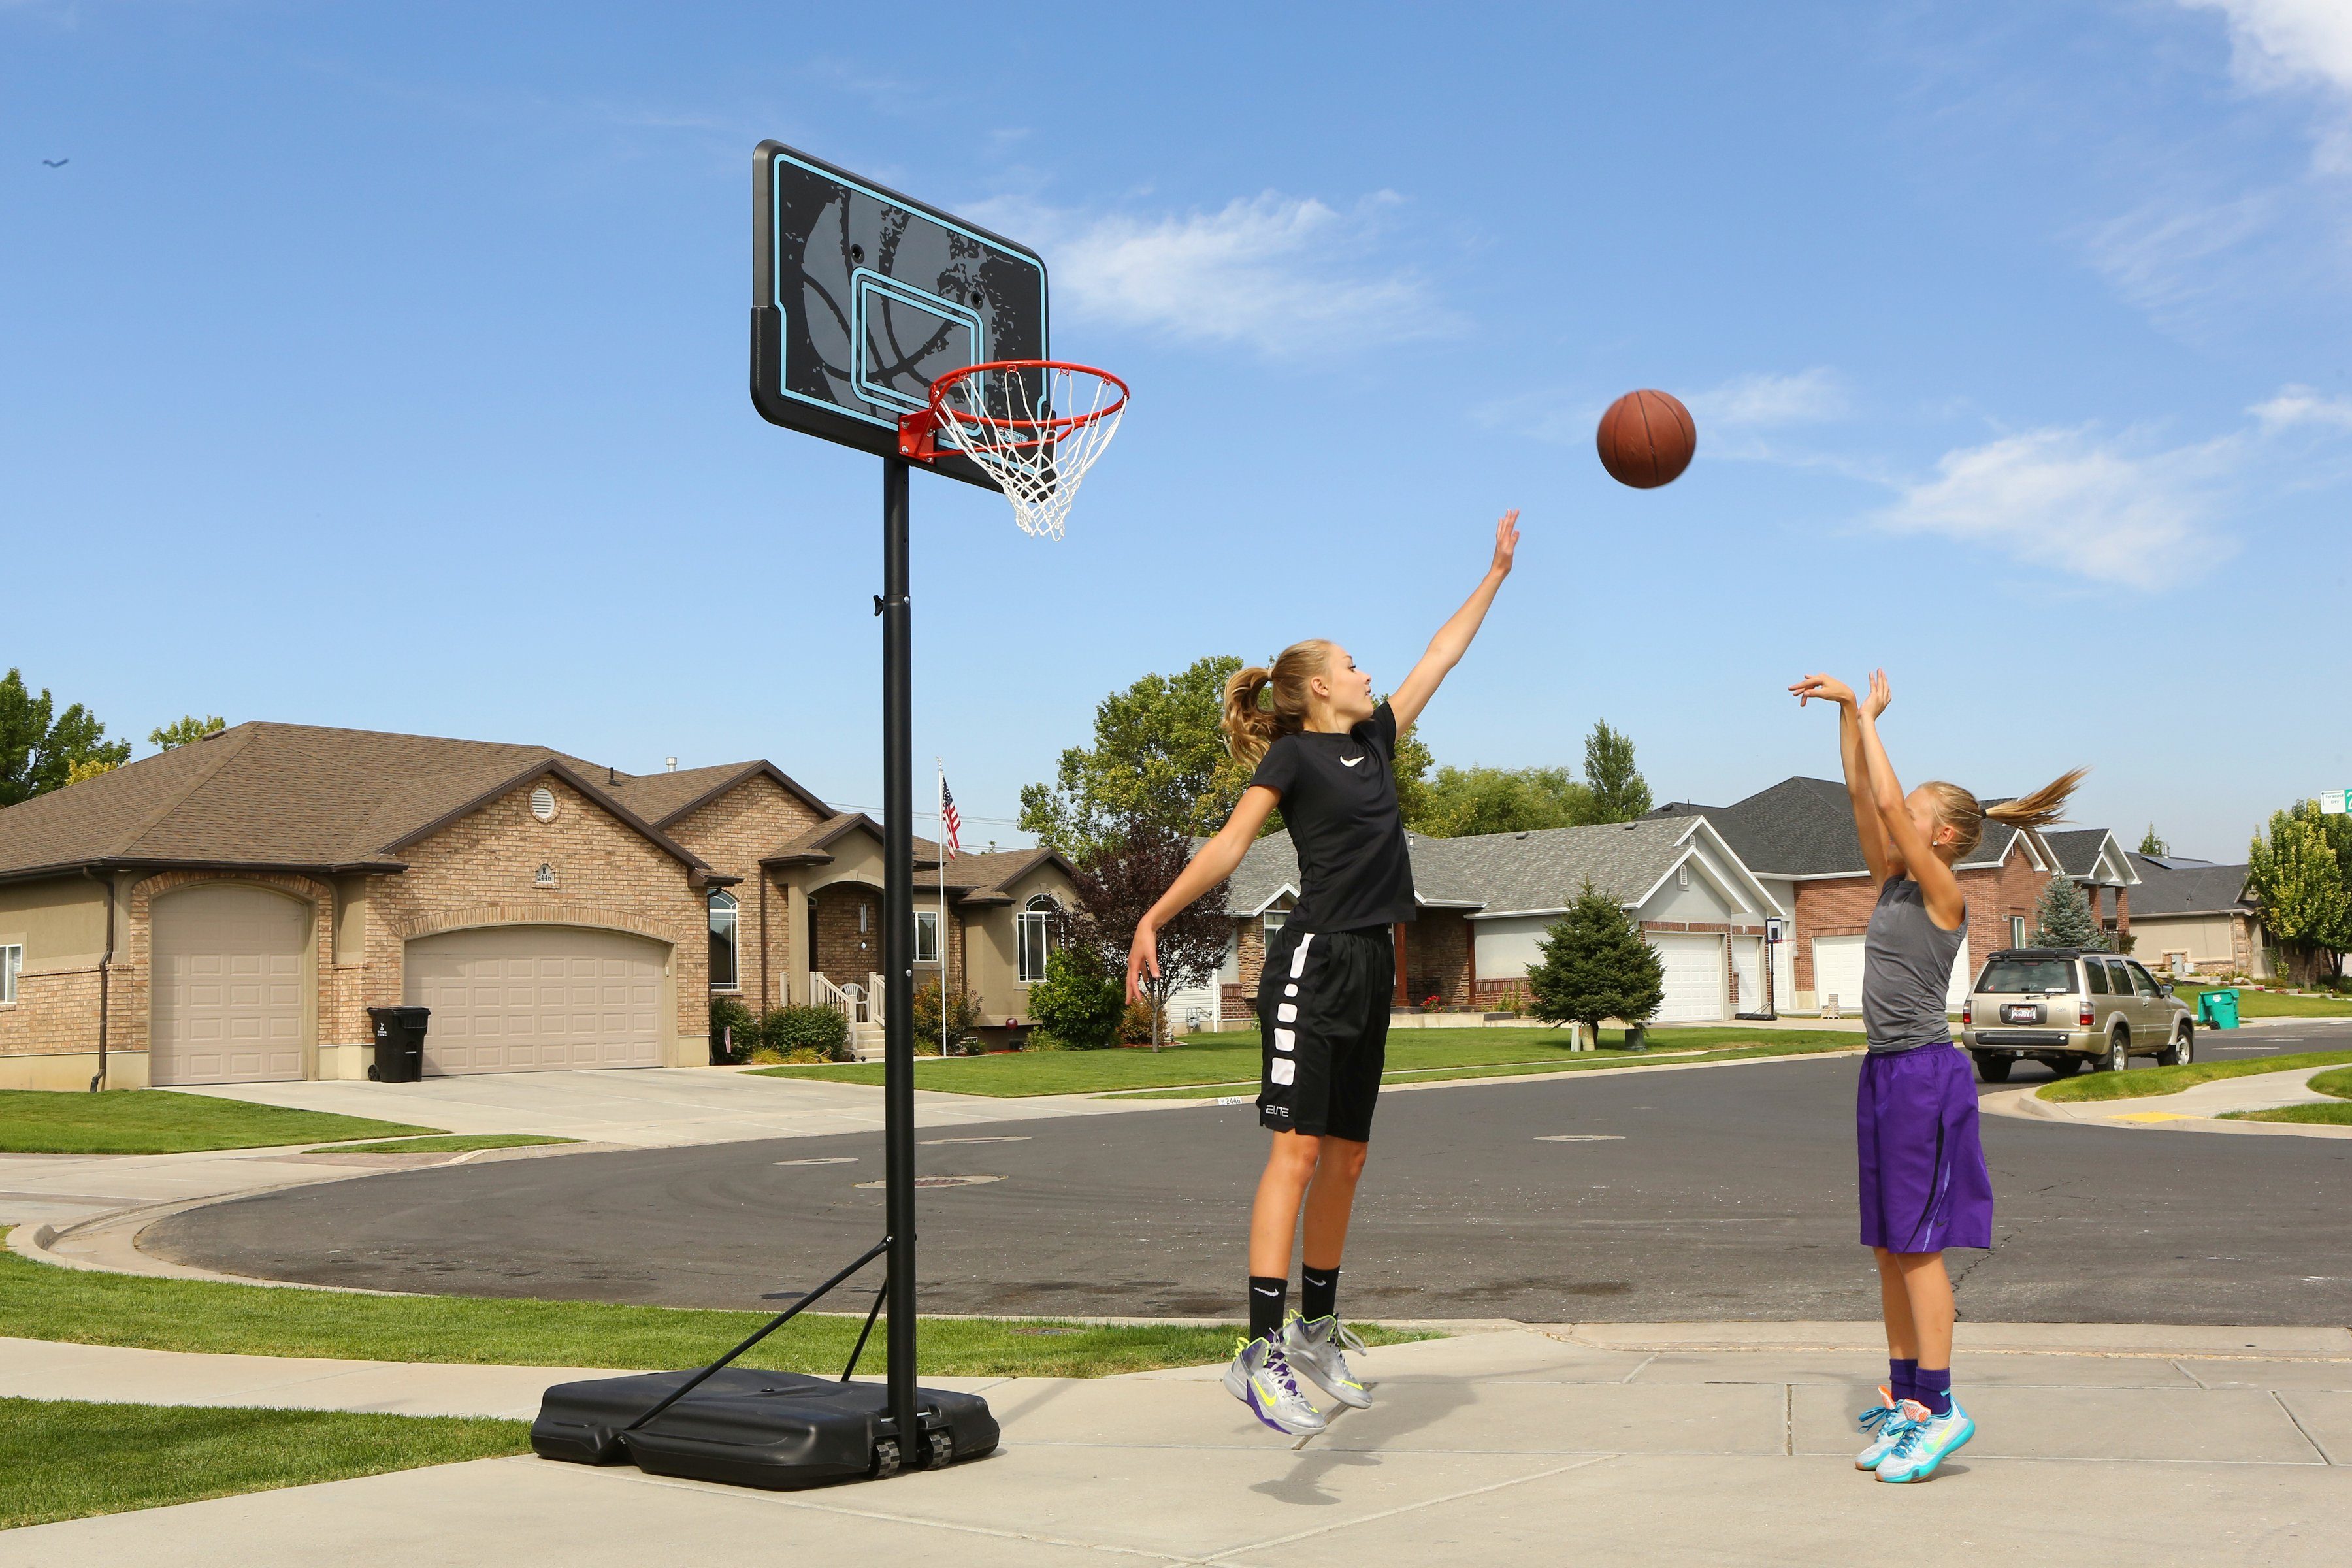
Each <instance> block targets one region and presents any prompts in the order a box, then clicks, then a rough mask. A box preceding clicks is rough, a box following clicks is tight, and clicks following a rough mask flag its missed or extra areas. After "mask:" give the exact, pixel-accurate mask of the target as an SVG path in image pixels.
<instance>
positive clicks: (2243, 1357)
mask: <svg viewBox="0 0 2352 1568" xmlns="http://www.w3.org/2000/svg"><path fill="white" fill-rule="evenodd" d="M1961 1342H1962V1343H1961V1350H1960V1353H1959V1355H1958V1358H1957V1359H1958V1363H1959V1379H1960V1380H1959V1385H1958V1386H1959V1391H1960V1393H1961V1395H1962V1397H1963V1398H1964V1399H1965V1400H1966V1401H1967V1403H1968V1405H1969V1408H1970V1410H1971V1411H1972V1412H1973V1413H1974V1414H1975V1415H1976V1416H1977V1418H1978V1420H1979V1426H1980V1430H1979V1436H1978V1437H1977V1439H1976V1440H1975V1442H1974V1443H1972V1444H1971V1445H1970V1446H1969V1447H1968V1448H1966V1449H1965V1450H1963V1451H1962V1453H1961V1454H1960V1455H1959V1456H1958V1458H1956V1459H1954V1460H1953V1461H1951V1462H1950V1463H1948V1465H1947V1466H1946V1467H1945V1468H1944V1470H1943V1472H1942V1473H1941V1474H1940V1475H1939V1476H1938V1477H1937V1479H1934V1480H1933V1481H1931V1482H1929V1483H1928V1484H1927V1485H1924V1486H1917V1487H1890V1486H1885V1485H1881V1484H1879V1483H1877V1482H1875V1481H1874V1480H1873V1479H1871V1478H1870V1477H1868V1476H1866V1475H1864V1474H1861V1473H1859V1472H1857V1471H1855V1470H1854V1469H1853V1463H1852V1458H1851V1456H1852V1454H1853V1450H1854V1449H1855V1448H1856V1447H1859V1446H1860V1444H1859V1438H1858V1437H1857V1436H1856V1435H1855V1434H1854V1432H1853V1413H1854V1411H1856V1410H1858V1409H1860V1408H1862V1407H1863V1406H1864V1405H1866V1404H1874V1403H1875V1402H1876V1401H1875V1396H1874V1392H1873V1391H1872V1388H1871V1384H1872V1381H1873V1379H1874V1376H1876V1375H1877V1374H1878V1373H1879V1372H1880V1370H1881V1368H1882V1367H1883V1364H1884V1363H1883V1362H1881V1361H1880V1360H1879V1357H1880V1355H1881V1354H1882V1353H1883V1352H1882V1351H1881V1350H1880V1348H1879V1343H1878V1340H1877V1329H1876V1325H1874V1324H1867V1323H1864V1324H1835V1323H1773V1324H1758V1323H1738V1324H1621V1325H1599V1324H1585V1325H1562V1326H1555V1327H1550V1328H1524V1329H1512V1330H1501V1331H1479V1332H1472V1333H1465V1334H1463V1335H1461V1336H1459V1337H1456V1338H1454V1339H1450V1340H1444V1341H1436V1342H1427V1343H1422V1344H1415V1345H1404V1346H1393V1347H1390V1348H1388V1349H1384V1350H1381V1351H1376V1352H1372V1353H1371V1354H1370V1355H1369V1356H1367V1357H1366V1358H1364V1360H1363V1363H1362V1370H1363V1371H1364V1372H1365V1373H1367V1374H1368V1375H1369V1376H1370V1378H1372V1379H1375V1380H1377V1383H1378V1398H1379V1400H1380V1404H1379V1405H1378V1406H1377V1407H1376V1408H1374V1409H1372V1410H1370V1411H1366V1412H1361V1413H1351V1414H1348V1415H1343V1416H1341V1417H1340V1418H1339V1420H1338V1421H1336V1422H1335V1423H1334V1424H1333V1426H1332V1429H1331V1431H1330V1432H1329V1433H1328V1434H1326V1435H1324V1436H1320V1437H1317V1438H1313V1439H1310V1440H1308V1441H1307V1442H1306V1443H1304V1444H1303V1445H1299V1446H1297V1447H1293V1446H1292V1444H1291V1443H1290V1442H1288V1441H1287V1440H1286V1439H1283V1438H1281V1437H1279V1436H1276V1435H1274V1434H1272V1433H1269V1432H1266V1431H1265V1429H1264V1428H1262V1427H1259V1426H1256V1425H1255V1423H1254V1422H1252V1421H1251V1420H1250V1419H1249V1418H1248V1417H1247V1415H1245V1414H1244V1413H1243V1412H1242V1411H1241V1409H1240V1408H1239V1407H1238V1406H1237V1405H1234V1402H1233V1401H1232V1400H1231V1399H1230V1398H1229V1397H1228V1396H1227V1395H1226V1394H1224V1393H1223V1391H1222V1390H1221V1389H1219V1388H1218V1387H1216V1386H1215V1384H1214V1382H1213V1379H1214V1378H1215V1376H1216V1369H1214V1368H1197V1369H1186V1370H1182V1371H1173V1372H1165V1373H1144V1374H1140V1375H1138V1376H1133V1377H1125V1378H1107V1379H1100V1380H1067V1379H1045V1378H1014V1379H1005V1380H1002V1381H999V1382H995V1383H973V1384H963V1385H964V1386H973V1387H982V1388H984V1389H985V1391H986V1393H987V1394H988V1397H989V1399H990V1402H991V1404H992V1406H993V1408H994V1409H995V1411H996V1414H997V1415H998V1418H999V1419H1000V1420H1001V1421H1002V1422H1003V1424H1004V1427H1005V1438H1004V1446H1003V1448H1002V1449H1001V1450H1000V1451H999V1453H997V1454H996V1455H994V1456H992V1457H991V1458H986V1459H983V1460H980V1461H976V1462H974V1463H971V1464H969V1465H964V1466H958V1467H956V1468H952V1469H950V1470H948V1471H946V1472H943V1473H940V1474H936V1475H926V1474H918V1475H909V1476H905V1477H902V1478H899V1479H895V1480H892V1481H888V1482H883V1483H876V1484H853V1485H848V1486H840V1487H834V1488H829V1489H823V1490H819V1491H814V1492H800V1493H764V1492H749V1491H742V1490H738V1489H729V1488H722V1487H712V1486H703V1485H698V1484H696V1483H690V1482H677V1481H668V1480H660V1479H654V1478H650V1477H646V1476H644V1475H641V1474H639V1473H638V1472H636V1471H635V1470H634V1469H629V1468H613V1469H604V1470H593V1469H585V1468H578V1467H574V1466H569V1465H561V1464H551V1463H547V1462H544V1461H541V1460H538V1459H533V1458H514V1459H494V1460H485V1461H480V1462H478V1463H473V1464H467V1465H454V1466H448V1467H444V1468H436V1469H428V1470H415V1471H407V1472H403V1473H399V1474H395V1475H388V1476H377V1477H371V1478H368V1479H361V1480H353V1481H339V1482H334V1483H331V1484H328V1485H323V1486H316V1487H307V1488H300V1489H291V1490H286V1491H278V1492H268V1493H260V1494H254V1495H248V1496H245V1497H238V1498H226V1499H220V1500H214V1501H210V1502H202V1503H192V1504H187V1505H184V1506H181V1507H176V1508H168V1509H157V1510H149V1511H146V1512H142V1513H131V1514H120V1515H113V1516H110V1517H106V1518H100V1519H92V1520H79V1521H71V1522H68V1523H63V1524H54V1525H46V1526H42V1527H39V1528H37V1529H31V1530H25V1531H15V1532H11V1533H8V1534H5V1535H0V1565H5V1564H15V1563H26V1564H33V1563H41V1564H54V1563H74V1564H77V1565H82V1564H88V1565H93V1568H95V1565H100V1564H114V1563H121V1564H142V1565H144V1564H149V1563H159V1562H170V1563H174V1564H184V1565H186V1568H205V1565H211V1564H219V1565H220V1568H248V1565H250V1568H274V1565H277V1564H286V1565H288V1568H293V1565H295V1564H301V1565H303V1568H310V1565H314V1564H316V1565H332V1564H379V1563H381V1564H394V1563H445V1564H456V1565H466V1564H496V1565H497V1568H530V1565H533V1564H539V1563H547V1564H559V1563H560V1564H564V1565H566V1568H571V1565H574V1564H604V1563H611V1564H616V1565H618V1564H628V1565H630V1568H639V1565H642V1564H646V1563H684V1562H688V1561H697V1562H699V1561H707V1560H713V1559H717V1560H721V1561H726V1560H738V1559H740V1560H742V1561H750V1562H762V1563H764V1562H771V1561H784V1560H790V1561H795V1562H800V1561H818V1562H849V1561H855V1560H858V1559H860V1558H863V1557H866V1556H868V1555H871V1556H875V1557H880V1556H883V1555H885V1554H888V1555H892V1556H895V1557H898V1558H900V1559H915V1560H921V1561H950V1560H952V1561H954V1562H957V1563H966V1564H975V1565H980V1568H989V1565H993V1564H1007V1565H1010V1564H1023V1565H1030V1564H1047V1565H1056V1564H1065V1563H1066V1564H1082V1563H1102V1564H1105V1565H1106V1568H1108V1565H1109V1564H1112V1563H1121V1562H1123V1563H1219V1564H1226V1565H1230V1568H1258V1565H1265V1568H1272V1565H1274V1564H1282V1565H1284V1568H1298V1565H1300V1564H1307V1565H1314V1564H1323V1563H1330V1564H1335V1565H1337V1564H1347V1565H1349V1568H1381V1565H1385V1564H1400V1565H1402V1564H1412V1565H1414V1568H1421V1565H1423V1564H1434V1563H1482V1564H1483V1563H1496V1564H1517V1563H1530V1564H1532V1563H1542V1564H1545V1565H1546V1568H1549V1565H1551V1564H1554V1563H1558V1562H1559V1561H1560V1560H1561V1559H1562V1558H1563V1556H1579V1557H1581V1556H1588V1555H1593V1554H1596V1553H1597V1554H1599V1555H1600V1556H1601V1558H1602V1559H1603V1560H1605V1561H1617V1562H1628V1563H1683V1562H1689V1563H1740V1564H1754V1563H1769V1564H1779V1563H1788V1564H1803V1565H1804V1568H1818V1565H1819V1564H1821V1563H1828V1562H1834V1561H1837V1560H1839V1559H1840V1558H1843V1557H1848V1556H1854V1555H1857V1554H1859V1555H1861V1556H1864V1557H1870V1556H1875V1555H1879V1554H1884V1553H1887V1552H1894V1553H1895V1554H1896V1555H1899V1556H1900V1557H1901V1558H1902V1559H1903V1560H1904V1561H1906V1562H1916V1563H1971V1564H1974V1563H1983V1562H1987V1561H2009V1560H2018V1559H2025V1560H2031V1561H2043V1560H2050V1561H2064V1562H2069V1563H2079V1562H2096V1563H2180V1564H2192V1563H2193V1564H2199V1565H2200V1568H2202V1565H2204V1564H2210V1563H2224V1562H2246V1563H2263V1564H2277V1565H2297V1564H2305V1563H2310V1564H2318V1563H2335V1562H2337V1561H2339V1560H2340V1558H2341V1538H2340V1532H2341V1527H2342V1521H2343V1520H2345V1519H2346V1518H2347V1517H2352V1482H2347V1472H2346V1471H2345V1470H2344V1469H2342V1468H2338V1465H2339V1462H2340V1461H2344V1460H2347V1459H2352V1333H2347V1331H2344V1330H2341V1329H2284V1330H2282V1329H2254V1330H2238V1329H2194V1328H2150V1327H2137V1326H2104V1327H2103V1326H2095V1325H2093V1326H2063V1325H2061V1326H2044V1325H1965V1326H1964V1327H1963V1330H1962V1334H1961ZM223 1363H228V1364H226V1365H224V1364H223ZM239 1363H244V1364H239ZM563 1375H566V1374H564V1373H562V1372H560V1371H554V1370H530V1369H520V1368H487V1367H436V1368H408V1369H403V1368H399V1367H395V1366H385V1365H382V1364H377V1363H289V1362H288V1361H285V1360H279V1359H272V1358H251V1359H250V1361H248V1358H238V1357H216V1356H185V1357H184V1356H173V1355H168V1354H164V1353H163V1352H136V1351H129V1352H126V1351H102V1350H95V1349H93V1348H90V1347H62V1346H33V1345H29V1344H28V1343H27V1342H21V1341H18V1342H0V1394H20V1393H21V1394H35V1395H37V1396H39V1397H49V1398H57V1397H82V1398H91V1397H95V1398H107V1399H145V1400H156V1401H163V1402H174V1401H181V1400H184V1401H187V1402H191V1403H194V1402H203V1403H269V1404H296V1405H307V1406H310V1407H325V1408H364V1409H403V1410H424V1409H436V1410H440V1409H462V1410H472V1411H479V1412H480V1413H483V1414H501V1415H504V1414H511V1413H514V1412H515V1411H517V1410H518V1409H519V1408H520V1407H521V1406H524V1405H528V1404H529V1403H530V1395H531V1394H532V1392H533V1390H534V1385H536V1384H540V1383H541V1382H544V1381H549V1380H553V1379H555V1378H559V1377H562V1376H563Z"/></svg>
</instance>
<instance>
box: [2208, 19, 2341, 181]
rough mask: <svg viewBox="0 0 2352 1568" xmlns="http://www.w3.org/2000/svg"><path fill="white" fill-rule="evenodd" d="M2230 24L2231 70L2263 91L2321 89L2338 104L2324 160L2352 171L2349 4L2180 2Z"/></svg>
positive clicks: (2325, 134)
mask: <svg viewBox="0 0 2352 1568" xmlns="http://www.w3.org/2000/svg"><path fill="white" fill-rule="evenodd" d="M2180 4H2181V5H2185V6H2188V7H2189V9H2191V10H2197V11H2219V12H2221V14H2222V15H2223V16H2225V17H2226V18H2227V19H2228V21H2229V25H2230V69H2231V74H2232V75H2234V76H2235V77H2236V78H2237V79H2239V80H2240V81H2241V82H2243V83H2244V84H2245V85H2246V86H2248V87H2250V88H2252V89H2256V90H2258V91H2275V90H2278V89H2294V88H2304V87H2316V88H2318V89H2319V90H2320V91H2321V92H2323V93H2326V94H2330V95H2332V96H2333V97H2335V98H2336V100H2337V102H2336V112H2335V113H2334V114H2333V115H2332V116H2331V117H2330V119H2331V121H2332V123H2330V124H2328V125H2326V126H2323V128H2322V130H2321V132H2320V146H2319V162H2320V164H2321V166H2322V167H2324V168H2327V169H2330V170H2333V171H2336V172H2338V173H2342V172H2346V171H2352V116H2347V114H2346V113H2345V112H2344V111H2345V110H2347V109H2352V5H2347V4H2346V3H2345V0H2180Z"/></svg>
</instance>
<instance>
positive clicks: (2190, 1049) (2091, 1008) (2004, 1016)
mask: <svg viewBox="0 0 2352 1568" xmlns="http://www.w3.org/2000/svg"><path fill="white" fill-rule="evenodd" d="M2195 1037H2196V1030H2195V1028H2194V1026H2191V1025H2190V1023H2189V1006H2188V1005H2187V1004H2186V1003H2184V1002H2180V1001H2179V1000H2176V999H2175V998H2174V996H2173V994H2172V987H2171V986H2169V985H2166V984H2161V983H2160V982H2158V980H2157V978H2156V976H2154V975H2152V974H2150V973H2148V972H2147V970H2146V969H2144V968H2142V967H2141V966H2140V965H2139V964H2137V963H2133V962H2132V961H2131V960H2130V959H2128V958H2118V957H2116V955H2115V954H2113V953H2110V952H2084V951H2083V950H2081V949H2080V948H2073V947H2011V948H2003V949H2002V950H2001V951H2000V952H1996V953H1994V954H1993V955H1992V956H1991V957H1990V959H1987V960H1986V961H1985V966H1984V968H1983V970H1982V971H1981V972H1980V973H1979V974H1978V975H1977V980H1976V987H1975V989H1974V990H1973V991H1972V992H1970V993H1969V999H1968V1002H1967V1004H1966V1005H1964V1006H1963V1007H1962V1008H1961V1009H1960V1043H1961V1044H1962V1045H1964V1046H1966V1047H1968V1049H1969V1055H1970V1056H1972V1057H1974V1058H1976V1063H1977V1076H1978V1077H1979V1078H1980V1079H1983V1080H1984V1081H1985V1082H1987V1083H2006V1082H2007V1081H2008V1080H2009V1069H2010V1065H2011V1063H2012V1062H2014V1061H2016V1060H2017V1058H2020V1057H2032V1058H2035V1059H2036V1060H2038V1061H2042V1062H2045V1063H2047V1064H2048V1065H2049V1068H2050V1070H2051V1071H2052V1072H2054V1073H2056V1074H2057V1075H2058V1076H2059V1077H2060V1078H2065V1077H2068V1076H2069V1075H2071V1074H2072V1073H2073V1072H2074V1070H2075V1069H2076V1068H2080V1067H2081V1066H2082V1065H2083V1064H2084V1062H2085V1061H2087V1062H2089V1063H2091V1064H2092V1066H2093V1067H2094V1068H2095V1069H2097V1070H2100V1071H2104V1072H2121V1071H2123V1070H2124V1068H2127V1067H2129V1066H2130V1065H2131V1058H2133V1057H2135V1056H2143V1057H2145V1056H2152V1057H2154V1058H2156V1059H2157V1060H2158V1062H2160V1063H2161V1064H2163V1065H2164V1066H2166V1067H2175V1066H2178V1065H2179V1064H2180V1063H2182V1062H2185V1061H2188V1060H2189V1059H2190V1058H2191V1057H2192V1056H2193V1055H2194V1054H2195V1050H2196V1046H2195Z"/></svg>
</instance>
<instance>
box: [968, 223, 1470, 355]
mask: <svg viewBox="0 0 2352 1568" xmlns="http://www.w3.org/2000/svg"><path fill="white" fill-rule="evenodd" d="M1401 200H1402V198H1400V197H1398V196H1397V195H1394V194H1393V193H1390V192H1381V193H1380V194H1379V195H1374V196H1371V197H1369V198H1367V199H1366V200H1364V201H1362V202H1360V203H1359V204H1357V205H1356V206H1355V207H1353V208H1352V209H1350V210H1349V211H1347V212H1341V211H1339V210H1337V209H1335V208H1333V207H1330V206H1328V205H1325V204H1324V203H1322V202H1320V201H1318V200H1316V199H1315V198H1313V197H1311V196H1286V195H1280V194H1278V193H1276V192H1272V191H1269V192H1267V193H1265V195H1260V196H1256V197H1254V198H1252V199H1249V200H1236V201H1234V202H1231V203H1228V204H1227V205H1225V206H1224V207H1223V208H1222V209H1220V210H1218V211H1215V212H1198V211H1196V212H1191V213H1181V214H1173V213H1171V214H1160V215H1157V216H1136V215H1133V214H1129V213H1108V214H1084V213H1076V212H1069V211H1065V210H1059V209H1055V208H1050V207H1042V206H1037V205H1032V204H1029V203H1025V202H1018V201H1012V200H1000V201H997V202H992V203H987V204H983V205H982V210H981V211H979V212H975V214H974V216H977V217H980V218H981V220H982V222H986V223H989V224H991V225H992V226H1003V227H1006V228H1008V229H1009V230H1010V231H1011V232H1015V233H1020V234H1024V235H1025V236H1029V237H1034V238H1035V239H1036V240H1037V241H1038V242H1039V248H1041V249H1043V250H1045V253H1046V255H1047V256H1048V258H1049V259H1050V263H1051V265H1052V267H1053V278H1054V287H1055V303H1056V306H1057V308H1058V307H1067V308H1068V309H1070V310H1072V311H1073V312H1074V313H1075V314H1076V315H1078V316H1081V317H1085V318H1090V319H1092V320H1095V321H1106V322H1110V323H1114V324H1117V325H1119V326H1125V327H1132V328H1139V329H1141V330H1144V331H1153V332H1158V333H1160V334H1162V335H1164V336H1167V337H1171V338H1175V339H1180V340H1185V341H1190V342H1206V343H1232V344H1238V345H1241V346H1243V347H1246V348H1248V349H1251V350H1254V351H1255V352H1256V353H1261V354H1263V355H1265V356H1267V357H1269V358H1289V357H1296V356H1298V355H1301V354H1306V353H1339V352H1345V351H1347V350H1350V349H1360V348H1366V347H1372V346H1378V345H1381V344H1385V343H1391V342H1401V341H1404V340H1407V339H1412V338H1426V337H1442V336H1447V335H1451V334H1452V333H1454V332H1455V331H1460V330H1461V328H1462V325H1463V323H1462V321H1461V319H1460V318H1459V317H1458V315H1456V314H1455V313H1454V311H1452V310H1448V309H1447V308H1445V307H1444V305H1443V304H1442V303H1440V302H1439V301H1438V300H1436V299H1435V297H1434V295H1433V292H1432V290H1431V289H1430V288H1429V286H1428V285H1427V284H1426V283H1425V282H1424V281H1423V279H1421V278H1420V277H1419V276H1417V275H1416V274H1414V273H1413V272H1412V271H1411V270H1410V269H1408V268H1397V267H1387V268H1383V267H1381V265H1379V264H1378V263H1377V262H1376V261H1373V260H1372V259H1370V253H1371V252H1373V251H1374V250H1376V249H1377V248H1378V241H1379V236H1380V232H1381V218H1382V216H1383V215H1384V214H1385V213H1386V212H1387V211H1388V210H1390V209H1391V208H1393V207H1395V206H1396V205H1399V203H1400V202H1401Z"/></svg>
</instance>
